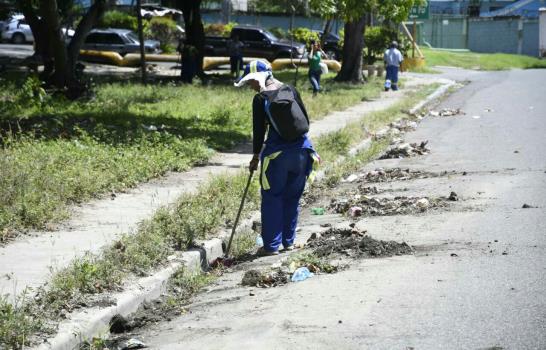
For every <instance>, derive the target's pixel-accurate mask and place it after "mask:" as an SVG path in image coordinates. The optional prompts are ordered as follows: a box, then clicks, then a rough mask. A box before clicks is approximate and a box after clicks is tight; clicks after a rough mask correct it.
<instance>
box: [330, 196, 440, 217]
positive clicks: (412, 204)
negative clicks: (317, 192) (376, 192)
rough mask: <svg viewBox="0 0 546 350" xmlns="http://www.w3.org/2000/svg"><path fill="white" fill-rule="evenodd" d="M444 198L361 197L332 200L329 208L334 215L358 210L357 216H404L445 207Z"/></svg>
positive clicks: (349, 213)
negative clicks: (350, 199) (354, 208)
mask: <svg viewBox="0 0 546 350" xmlns="http://www.w3.org/2000/svg"><path fill="white" fill-rule="evenodd" d="M446 201H447V198H446V197H437V198H429V197H403V196H397V197H394V198H393V197H368V196H361V197H360V199H358V200H357V199H354V200H352V201H347V200H341V201H340V200H337V199H335V198H333V199H332V200H331V202H330V205H329V208H330V209H332V210H333V211H334V212H335V213H338V214H345V213H347V214H348V215H351V216H353V215H352V213H351V208H353V207H358V208H360V210H359V211H358V212H359V215H358V216H387V215H406V214H414V213H422V212H424V211H426V210H428V209H432V208H442V207H445V206H447V203H446ZM355 214H356V213H355Z"/></svg>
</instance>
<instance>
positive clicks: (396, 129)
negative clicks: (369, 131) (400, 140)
mask: <svg viewBox="0 0 546 350" xmlns="http://www.w3.org/2000/svg"><path fill="white" fill-rule="evenodd" d="M416 128H417V122H415V121H412V120H408V119H401V120H399V121H395V122H392V123H390V124H389V126H388V127H387V128H385V129H382V130H380V131H378V132H377V133H375V134H374V139H375V140H383V139H386V138H394V137H398V136H399V135H400V134H401V133H403V132H407V131H412V130H415V129H416Z"/></svg>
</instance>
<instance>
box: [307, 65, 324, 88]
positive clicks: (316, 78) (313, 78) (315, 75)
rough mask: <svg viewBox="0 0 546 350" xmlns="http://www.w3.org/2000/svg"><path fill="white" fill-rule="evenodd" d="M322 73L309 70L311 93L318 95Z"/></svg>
mask: <svg viewBox="0 0 546 350" xmlns="http://www.w3.org/2000/svg"><path fill="white" fill-rule="evenodd" d="M321 74H322V71H320V70H311V69H309V81H310V82H311V85H312V86H313V93H315V94H316V93H318V92H319V91H320V76H321Z"/></svg>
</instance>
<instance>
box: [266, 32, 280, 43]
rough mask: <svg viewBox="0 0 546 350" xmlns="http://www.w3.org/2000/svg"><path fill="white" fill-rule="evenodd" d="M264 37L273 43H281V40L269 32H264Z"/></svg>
mask: <svg viewBox="0 0 546 350" xmlns="http://www.w3.org/2000/svg"><path fill="white" fill-rule="evenodd" d="M263 33H264V35H265V36H266V37H267V38H268V39H269V40H271V41H279V38H277V37H276V36H275V35H273V33H270V32H268V31H267V30H264V31H263Z"/></svg>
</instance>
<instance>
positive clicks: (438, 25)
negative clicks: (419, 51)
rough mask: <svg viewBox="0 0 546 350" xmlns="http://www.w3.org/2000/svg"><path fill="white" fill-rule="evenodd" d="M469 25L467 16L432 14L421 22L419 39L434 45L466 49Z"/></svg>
mask: <svg viewBox="0 0 546 350" xmlns="http://www.w3.org/2000/svg"><path fill="white" fill-rule="evenodd" d="M467 25H468V24H467V18H466V17H465V16H447V15H432V16H431V18H430V19H428V20H425V21H422V22H420V30H419V36H418V41H419V43H420V44H421V45H422V44H425V42H427V43H429V44H430V45H431V46H432V47H441V48H448V49H466V48H467V35H466V33H467Z"/></svg>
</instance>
